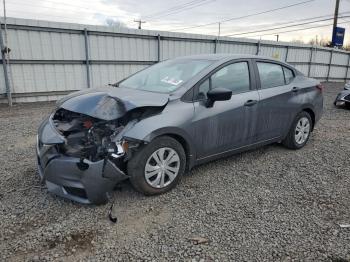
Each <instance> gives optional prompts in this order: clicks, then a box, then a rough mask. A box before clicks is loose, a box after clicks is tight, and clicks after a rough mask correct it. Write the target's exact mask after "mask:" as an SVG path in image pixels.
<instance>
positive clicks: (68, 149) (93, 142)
mask: <svg viewBox="0 0 350 262" xmlns="http://www.w3.org/2000/svg"><path fill="white" fill-rule="evenodd" d="M161 110H162V108H160V107H153V108H152V107H144V108H137V109H134V110H132V111H130V112H128V113H127V114H126V115H124V116H123V117H121V118H119V119H115V120H101V119H97V118H94V117H91V116H88V115H85V114H81V113H76V112H72V111H69V110H66V109H64V108H60V109H58V110H57V111H56V112H55V113H54V115H53V117H52V121H53V123H54V126H55V127H56V129H57V130H58V131H59V133H60V134H61V135H63V136H64V137H65V139H66V143H64V144H59V145H58V149H59V152H60V153H62V154H64V155H66V156H70V157H75V158H80V159H81V160H82V161H83V160H84V159H87V160H89V161H91V162H96V161H99V160H103V159H107V158H108V159H110V160H112V161H113V162H114V163H115V164H117V165H118V166H119V167H120V168H121V169H123V170H124V168H125V166H124V163H125V162H126V161H127V160H128V159H129V158H130V157H131V155H132V151H133V150H134V149H135V148H137V147H138V146H139V145H140V143H141V141H140V142H138V141H137V142H135V141H126V140H124V139H123V136H122V134H123V131H126V129H128V128H130V127H131V126H133V125H134V124H135V123H136V122H138V121H139V120H141V119H143V118H145V117H148V116H150V115H152V114H156V113H158V112H160V111H161ZM122 157H123V158H122Z"/></svg>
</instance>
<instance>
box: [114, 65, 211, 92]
mask: <svg viewBox="0 0 350 262" xmlns="http://www.w3.org/2000/svg"><path fill="white" fill-rule="evenodd" d="M212 62H213V61H209V60H200V59H196V60H194V59H173V60H167V61H164V62H161V63H158V64H155V65H153V66H150V67H149V68H147V69H145V70H142V71H141V72H139V73H136V74H135V75H133V76H131V77H129V78H128V79H126V80H124V81H123V82H121V83H120V84H119V86H121V87H125V88H132V89H139V90H145V91H153V92H160V93H170V92H172V91H175V90H176V89H178V88H179V87H180V86H181V85H182V84H183V83H185V82H186V81H188V80H189V79H191V78H192V77H193V76H194V75H196V74H197V73H198V72H200V71H202V70H203V69H204V68H205V67H207V66H209V65H210V64H211V63H212Z"/></svg>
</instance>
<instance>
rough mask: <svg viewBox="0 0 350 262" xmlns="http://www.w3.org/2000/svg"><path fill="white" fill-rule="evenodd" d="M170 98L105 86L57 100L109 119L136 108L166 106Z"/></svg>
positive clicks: (84, 111) (63, 105)
mask: <svg viewBox="0 0 350 262" xmlns="http://www.w3.org/2000/svg"><path fill="white" fill-rule="evenodd" d="M168 100H169V94H162V93H153V92H146V91H141V90H135V89H129V88H119V87H118V88H116V87H105V88H96V89H89V90H83V91H78V92H74V93H72V94H70V95H67V96H65V97H64V98H62V99H61V100H59V101H57V106H58V107H59V108H64V109H66V110H69V111H72V112H76V113H80V114H84V115H88V116H91V117H95V118H99V119H102V120H107V121H109V120H114V119H117V118H119V117H122V116H123V115H124V114H125V113H127V112H128V111H130V110H132V109H134V108H138V107H162V106H165V105H166V104H167V102H168Z"/></svg>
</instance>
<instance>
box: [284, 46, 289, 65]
mask: <svg viewBox="0 0 350 262" xmlns="http://www.w3.org/2000/svg"><path fill="white" fill-rule="evenodd" d="M286 48H287V50H286V58H285V59H284V62H286V63H288V62H287V60H288V53H289V45H287V46H286Z"/></svg>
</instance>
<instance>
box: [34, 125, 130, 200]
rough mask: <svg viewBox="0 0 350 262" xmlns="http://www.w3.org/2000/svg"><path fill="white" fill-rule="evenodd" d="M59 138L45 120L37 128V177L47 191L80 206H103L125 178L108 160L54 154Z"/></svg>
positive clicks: (62, 138) (61, 139) (62, 139)
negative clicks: (94, 160) (91, 159)
mask: <svg viewBox="0 0 350 262" xmlns="http://www.w3.org/2000/svg"><path fill="white" fill-rule="evenodd" d="M64 142H65V139H64V137H62V136H61V135H60V134H59V133H58V132H57V131H56V129H55V128H54V126H53V125H52V122H51V119H50V118H49V119H47V120H45V121H44V122H43V124H42V125H41V126H40V128H39V134H38V139H37V150H36V151H37V152H36V153H37V161H38V170H39V176H40V177H41V179H42V180H43V181H44V182H45V183H46V185H47V189H48V191H50V192H52V193H54V194H56V195H59V196H61V197H65V198H68V199H71V200H74V201H77V202H80V203H86V204H89V203H93V204H103V203H106V202H107V201H108V198H107V194H108V192H110V191H112V190H113V188H114V187H115V185H116V184H117V183H118V182H120V181H122V180H124V179H126V178H128V176H127V175H125V173H124V172H123V171H121V170H120V169H119V168H118V167H117V166H116V165H115V164H114V163H113V162H112V161H110V160H109V159H104V160H100V161H97V162H91V161H89V160H87V159H84V160H81V159H79V158H75V157H69V156H65V155H63V154H60V153H59V152H58V144H60V143H64Z"/></svg>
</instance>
